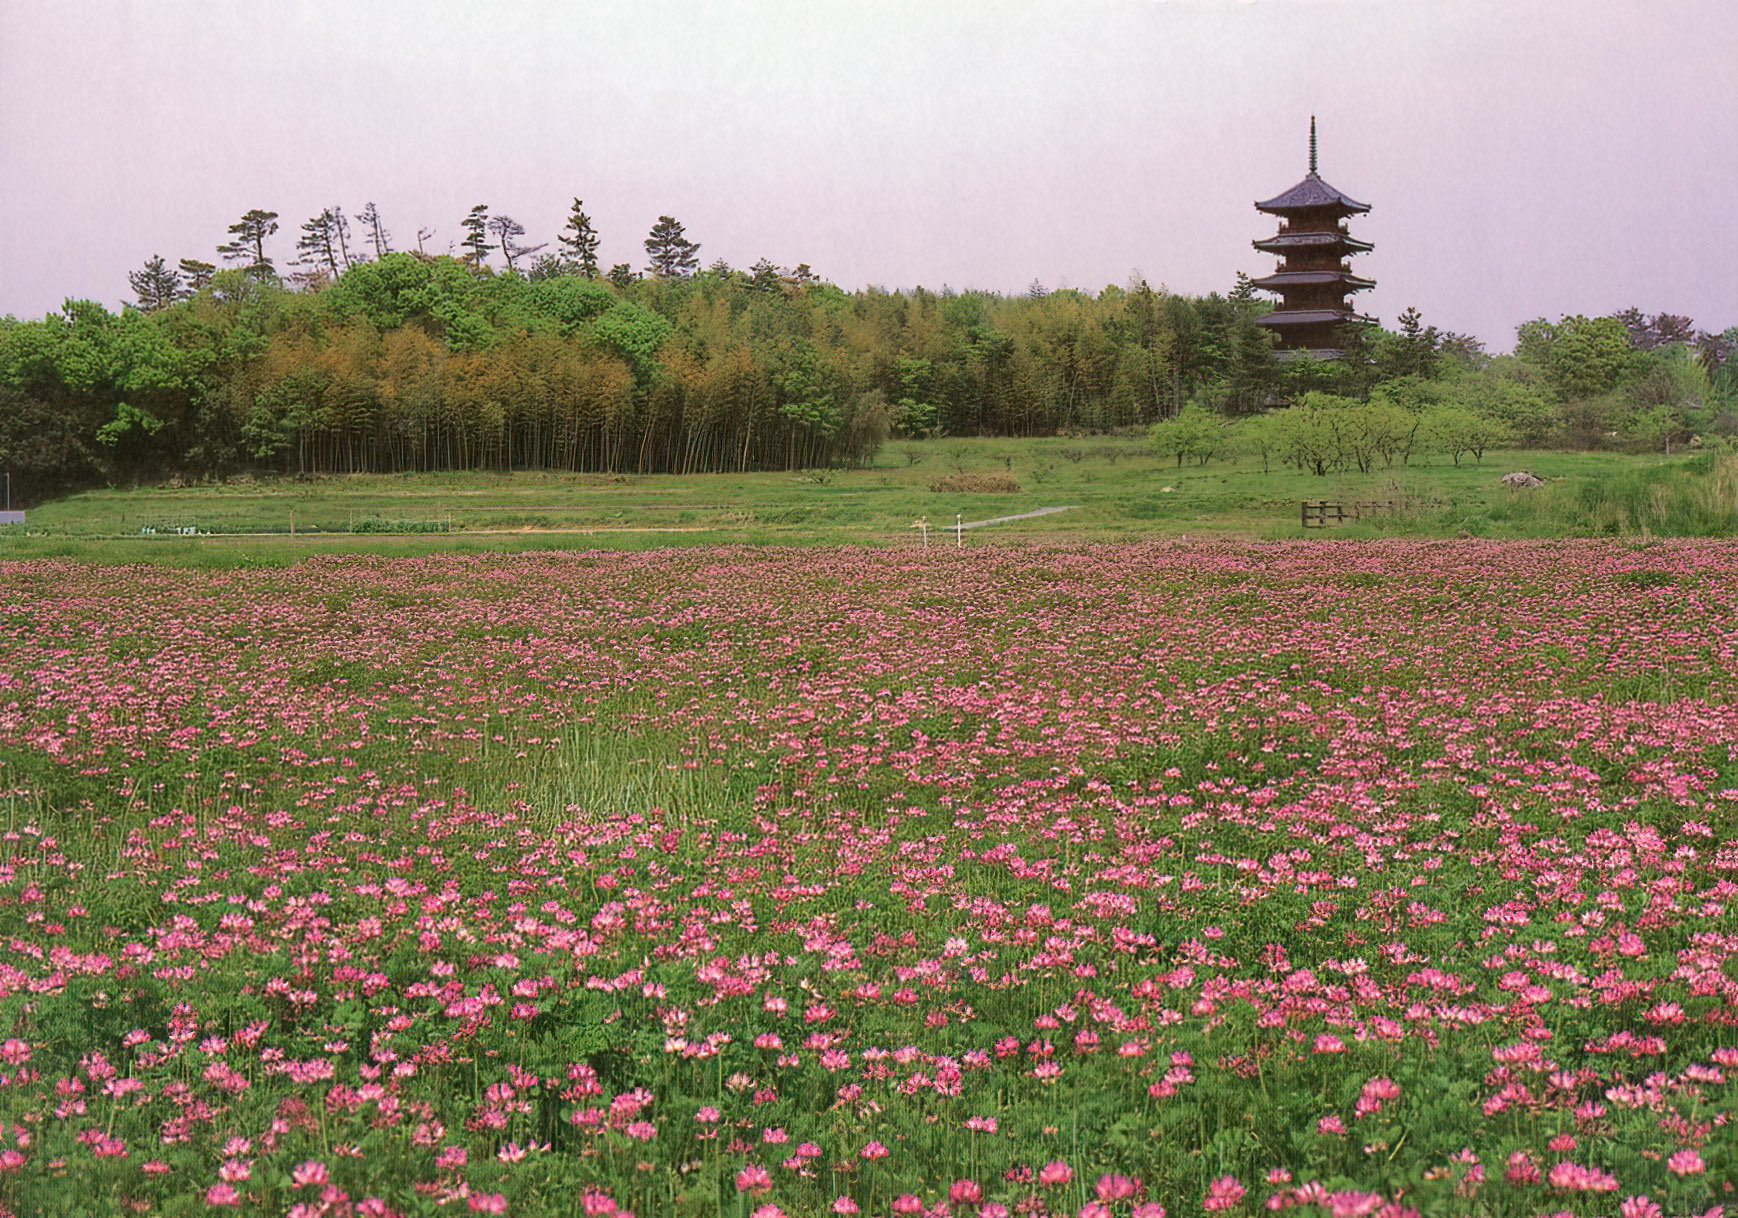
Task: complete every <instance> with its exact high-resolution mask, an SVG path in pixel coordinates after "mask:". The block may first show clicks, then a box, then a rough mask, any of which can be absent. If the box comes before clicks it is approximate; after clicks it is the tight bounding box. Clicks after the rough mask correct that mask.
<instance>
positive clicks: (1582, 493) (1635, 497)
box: [1491, 453, 1738, 537]
mask: <svg viewBox="0 0 1738 1218" xmlns="http://www.w3.org/2000/svg"><path fill="white" fill-rule="evenodd" d="M1491 516H1492V518H1493V519H1496V520H1505V521H1510V522H1513V523H1516V524H1523V525H1525V526H1527V529H1528V531H1529V532H1536V533H1551V532H1556V533H1561V534H1574V535H1580V536H1606V537H1613V536H1616V537H1625V536H1659V537H1724V536H1730V535H1732V534H1733V533H1738V453H1709V454H1707V455H1705V456H1701V457H1698V458H1696V459H1695V460H1693V461H1690V462H1688V463H1686V464H1683V465H1677V466H1661V467H1656V468H1643V469H1634V470H1626V471H1624V472H1623V473H1618V474H1611V475H1608V476H1604V477H1600V478H1589V479H1586V480H1582V481H1578V482H1573V483H1561V484H1557V485H1553V486H1549V487H1545V488H1543V489H1542V490H1536V491H1525V490H1520V491H1515V492H1514V493H1513V496H1512V498H1511V499H1510V501H1509V502H1508V503H1506V504H1499V505H1496V506H1494V507H1493V508H1492V511H1491Z"/></svg>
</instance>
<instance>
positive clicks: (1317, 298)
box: [1254, 115, 1376, 359]
mask: <svg viewBox="0 0 1738 1218" xmlns="http://www.w3.org/2000/svg"><path fill="white" fill-rule="evenodd" d="M1255 209H1256V210H1257V211H1260V212H1265V213H1267V214H1268V215H1270V216H1278V217H1279V218H1280V226H1279V231H1278V232H1277V233H1275V234H1274V235H1273V236H1271V237H1269V238H1267V240H1265V241H1257V242H1255V243H1254V245H1255V248H1256V249H1258V250H1260V251H1261V252H1262V253H1264V254H1276V255H1278V256H1279V257H1280V258H1281V259H1282V261H1281V263H1280V265H1279V269H1278V270H1277V271H1276V272H1275V273H1274V274H1272V275H1268V276H1267V277H1266V278H1263V279H1257V280H1255V281H1254V282H1255V286H1256V287H1258V288H1262V289H1264V290H1266V291H1269V292H1275V293H1278V295H1279V297H1280V302H1279V304H1278V305H1276V306H1275V307H1274V310H1273V312H1271V313H1269V314H1268V315H1267V316H1266V317H1264V318H1262V319H1261V324H1262V325H1264V326H1270V327H1272V329H1273V330H1274V331H1275V332H1276V333H1277V334H1278V336H1279V349H1278V350H1277V351H1275V352H1274V354H1275V356H1276V357H1278V358H1280V359H1297V358H1300V357H1305V356H1315V357H1317V358H1321V359H1335V358H1338V357H1339V356H1340V355H1341V354H1342V352H1341V350H1340V347H1339V340H1338V334H1339V330H1340V327H1341V326H1342V325H1344V324H1346V323H1347V322H1356V321H1366V320H1368V319H1367V318H1364V317H1360V316H1359V315H1358V314H1357V313H1355V312H1353V310H1352V306H1351V304H1350V302H1349V301H1348V300H1347V296H1348V295H1349V294H1350V293H1352V292H1362V291H1363V290H1364V289H1365V288H1372V287H1375V286H1376V281H1375V280H1373V279H1360V278H1359V277H1358V276H1356V275H1354V274H1352V267H1351V263H1350V262H1348V261H1347V259H1348V258H1350V257H1351V255H1353V254H1362V253H1365V252H1366V251H1368V250H1369V249H1370V248H1371V246H1370V244H1369V242H1367V241H1359V240H1357V239H1356V238H1354V237H1352V236H1351V235H1350V234H1349V233H1348V232H1347V231H1346V225H1345V219H1346V217H1347V216H1351V215H1357V214H1360V213H1363V212H1367V211H1369V210H1370V205H1369V204H1368V203H1360V202H1358V201H1357V200H1356V199H1353V198H1351V197H1349V196H1347V195H1345V194H1342V193H1341V192H1340V191H1338V190H1335V189H1334V188H1333V187H1332V186H1329V185H1328V184H1327V183H1326V182H1324V181H1322V179H1321V175H1320V174H1318V173H1317V172H1316V120H1315V116H1314V115H1311V116H1310V172H1309V176H1308V177H1306V178H1305V179H1304V180H1303V181H1301V182H1299V183H1298V184H1297V185H1296V186H1293V187H1292V188H1291V189H1290V190H1288V191H1286V192H1285V193H1284V194H1281V195H1276V196H1275V197H1273V198H1271V199H1268V200H1267V201H1266V202H1264V203H1257V204H1256V205H1255Z"/></svg>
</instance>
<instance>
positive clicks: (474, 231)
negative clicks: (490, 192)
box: [459, 203, 489, 270]
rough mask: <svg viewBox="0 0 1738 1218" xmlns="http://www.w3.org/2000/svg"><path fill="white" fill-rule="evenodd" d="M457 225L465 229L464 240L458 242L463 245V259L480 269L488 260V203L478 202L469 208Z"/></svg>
mask: <svg viewBox="0 0 1738 1218" xmlns="http://www.w3.org/2000/svg"><path fill="white" fill-rule="evenodd" d="M459 227H460V228H463V229H464V230H465V237H464V240H462V241H460V242H459V244H460V245H461V246H463V247H464V251H465V254H464V258H465V261H466V262H468V263H470V264H471V266H472V267H474V268H476V269H478V270H481V269H482V268H483V267H485V266H487V265H488V262H489V205H488V204H487V203H479V204H477V205H476V206H475V207H473V208H471V213H470V215H468V216H466V217H465V218H464V220H463V221H461V222H460V225H459Z"/></svg>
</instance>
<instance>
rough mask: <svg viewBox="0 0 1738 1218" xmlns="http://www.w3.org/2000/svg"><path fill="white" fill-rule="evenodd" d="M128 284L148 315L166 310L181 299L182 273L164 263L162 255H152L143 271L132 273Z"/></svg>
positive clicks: (140, 306) (129, 275)
mask: <svg viewBox="0 0 1738 1218" xmlns="http://www.w3.org/2000/svg"><path fill="white" fill-rule="evenodd" d="M127 282H128V283H129V284H131V285H132V288H133V295H135V296H137V297H138V298H139V308H141V309H142V310H144V311H145V312H147V313H155V312H156V311H157V310H158V309H166V308H168V307H169V306H170V305H172V304H174V303H175V302H176V301H177V300H180V299H181V293H182V288H181V275H180V272H178V271H175V270H173V269H172V268H171V267H170V266H169V264H168V263H167V262H164V261H163V255H161V254H152V255H151V257H150V259H149V260H148V261H147V262H146V263H145V266H144V268H143V269H142V270H137V271H133V272H130V273H129V274H128V275H127Z"/></svg>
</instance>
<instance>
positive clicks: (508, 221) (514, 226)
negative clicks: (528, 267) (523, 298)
mask: <svg viewBox="0 0 1738 1218" xmlns="http://www.w3.org/2000/svg"><path fill="white" fill-rule="evenodd" d="M489 231H490V232H492V233H494V234H495V239H496V240H497V241H499V242H500V243H501V257H503V258H505V259H506V260H507V269H508V270H509V271H516V270H518V269H519V267H518V265H517V263H516V261H515V260H516V259H518V258H522V257H524V256H525V255H527V254H535V253H536V252H537V251H538V250H540V249H542V248H543V246H544V245H547V244H548V242H544V243H543V244H541V245H520V244H519V238H520V237H523V236H524V235H525V226H524V225H523V224H521V223H519V221H517V220H515V219H514V218H513V217H512V216H491V217H490V218H489Z"/></svg>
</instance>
